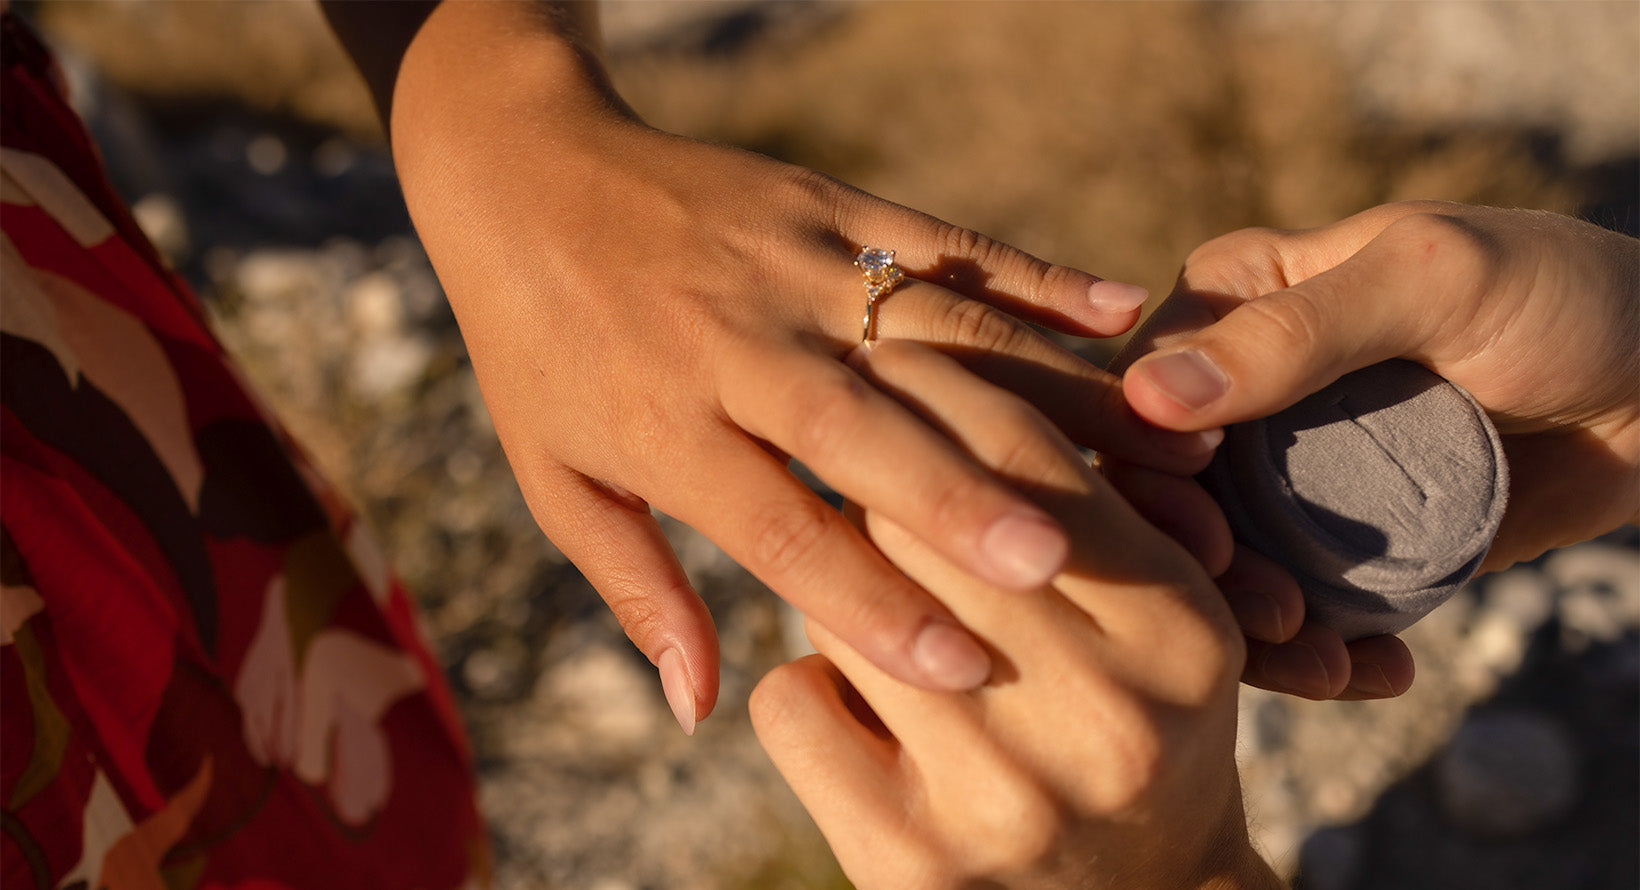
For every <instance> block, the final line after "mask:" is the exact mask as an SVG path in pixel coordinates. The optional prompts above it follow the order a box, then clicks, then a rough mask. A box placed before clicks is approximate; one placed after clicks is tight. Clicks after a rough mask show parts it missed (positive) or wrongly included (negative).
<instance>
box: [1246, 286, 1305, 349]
mask: <svg viewBox="0 0 1640 890" xmlns="http://www.w3.org/2000/svg"><path fill="white" fill-rule="evenodd" d="M1236 311H1237V312H1247V313H1251V314H1252V315H1255V316H1258V317H1259V319H1260V320H1262V321H1263V322H1264V326H1265V327H1266V328H1272V327H1273V328H1274V329H1275V330H1276V332H1278V335H1279V336H1277V337H1275V338H1269V339H1273V340H1274V341H1275V342H1278V343H1288V344H1305V345H1308V344H1313V343H1321V342H1324V340H1325V337H1326V333H1327V329H1328V322H1327V320H1326V319H1325V318H1323V317H1322V312H1321V308H1320V307H1319V306H1317V305H1316V304H1315V302H1313V301H1311V300H1308V299H1303V298H1299V297H1294V296H1291V295H1284V296H1276V297H1266V298H1264V299H1259V300H1251V301H1249V302H1247V303H1243V304H1242V305H1241V306H1240V307H1238V308H1237V310H1236Z"/></svg>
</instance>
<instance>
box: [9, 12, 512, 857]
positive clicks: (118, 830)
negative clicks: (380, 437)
mask: <svg viewBox="0 0 1640 890" xmlns="http://www.w3.org/2000/svg"><path fill="white" fill-rule="evenodd" d="M0 24H3V39H4V45H3V52H0V66H3V69H4V70H3V74H0V89H3V93H0V230H3V236H0V702H3V705H4V707H3V711H0V715H3V719H0V885H3V886H4V887H6V888H7V890H13V888H18V890H20V888H25V887H41V888H53V887H64V888H73V887H85V888H101V887H108V888H113V890H124V888H159V887H165V888H172V890H176V888H218V887H220V888H252V887H255V888H326V887H347V888H360V887H367V888H369V887H384V888H388V887H391V888H398V887H404V888H411V887H418V888H453V887H464V886H480V885H482V884H484V883H485V882H486V881H487V875H488V867H487V863H488V858H487V857H488V852H487V846H486V842H485V839H484V834H483V826H482V822H481V821H480V819H479V817H478V814H477V810H476V806H475V803H474V794H473V783H472V778H471V775H472V773H471V764H470V754H469V752H468V750H467V746H466V742H465V739H464V736H463V734H462V730H461V725H460V721H459V718H458V716H457V714H456V711H455V708H454V705H453V702H452V700H451V697H450V695H449V692H448V689H447V687H446V686H445V685H444V684H443V682H442V680H441V677H440V674H439V671H438V669H437V667H436V665H435V664H434V662H433V660H432V659H431V657H430V656H429V654H428V652H427V649H426V647H425V646H424V645H423V643H422V642H421V640H420V639H419V638H418V636H417V631H416V629H415V623H414V619H413V616H412V613H411V606H410V603H409V601H408V599H407V598H406V596H405V593H404V591H403V590H402V588H401V587H400V586H399V585H398V584H397V583H396V582H395V581H394V580H393V578H392V577H391V575H390V573H389V572H388V571H387V569H386V567H385V564H384V562H383V560H382V558H381V556H380V554H379V553H378V552H377V551H376V550H375V548H374V547H373V545H372V544H371V543H370V540H369V538H368V536H367V535H366V534H365V533H364V530H363V529H362V528H361V527H360V525H359V524H358V523H357V522H356V521H355V520H354V519H353V517H352V516H351V515H350V514H349V513H348V511H347V510H346V509H345V508H344V507H343V506H342V505H341V503H340V501H339V500H338V499H337V498H336V497H335V496H334V495H333V494H332V493H331V492H330V491H329V490H328V489H327V488H325V486H324V485H323V483H322V482H320V481H319V479H318V477H317V476H316V474H315V473H313V471H312V470H311V469H310V467H309V466H308V464H307V463H306V462H305V461H304V460H303V459H302V457H301V456H300V453H299V451H298V450H297V449H296V448H295V447H294V445H293V444H292V443H291V442H290V441H288V439H287V438H286V437H285V436H284V435H283V433H282V432H281V431H280V429H279V427H278V426H277V425H276V424H275V423H274V422H273V421H272V420H270V419H269V416H268V414H267V412H266V411H265V410H264V409H263V407H262V406H261V405H260V404H259V403H258V401H257V400H256V398H255V397H254V396H253V395H252V394H251V393H250V391H249V390H248V389H247V387H246V386H245V384H244V383H243V381H242V380H241V378H240V377H239V375H238V374H237V373H236V371H235V369H234V366H233V363H232V360H231V359H230V358H229V357H228V356H226V355H225V354H224V353H223V350H222V348H221V347H220V346H219V345H218V343H217V341H216V339H215V338H214V337H213V336H212V334H211V332H210V331H209V329H208V327H207V326H206V324H205V322H204V319H203V315H202V313H201V312H200V309H199V306H198V305H197V303H196V302H195V300H194V298H193V296H192V295H191V294H190V293H189V291H188V290H187V289H186V287H185V286H184V285H183V284H182V283H181V282H180V281H179V279H178V278H177V277H176V276H175V275H174V274H173V273H171V272H170V271H169V270H168V269H167V268H166V267H165V265H164V264H163V263H162V262H161V261H160V260H159V258H158V257H157V255H156V254H155V252H154V251H153V249H152V248H151V247H150V246H149V245H148V243H147V241H146V240H145V239H144V238H143V237H142V235H141V233H140V231H139V230H138V229H137V227H136V225H135V224H134V223H133V222H132V220H131V218H130V216H129V214H128V213H127V212H126V210H125V209H124V207H123V205H122V203H121V202H120V200H119V199H118V197H117V196H116V195H115V194H114V192H113V191H112V190H111V189H110V188H109V186H108V184H107V182H106V179H105V177H104V176H103V174H102V170H101V165H100V162H99V159H98V156H97V153H96V151H95V149H94V148H93V146H92V143H91V142H90V140H89V138H88V137H87V135H86V132H85V130H84V128H83V126H82V125H81V124H80V122H79V120H78V119H77V118H76V117H75V115H74V113H73V112H72V110H71V109H70V108H69V107H68V106H67V105H66V104H65V103H64V102H63V100H62V97H61V95H60V92H59V90H58V89H57V87H56V85H55V81H54V79H53V77H52V72H53V68H52V65H51V59H50V56H49V55H48V54H47V53H46V51H45V50H44V49H43V48H42V47H41V46H40V45H39V44H38V43H37V42H36V41H35V40H34V39H33V37H32V35H31V34H29V33H28V32H27V31H26V29H25V28H24V27H23V26H22V25H21V23H20V22H19V21H18V20H17V19H16V18H15V17H13V16H11V15H9V14H7V15H4V16H0Z"/></svg>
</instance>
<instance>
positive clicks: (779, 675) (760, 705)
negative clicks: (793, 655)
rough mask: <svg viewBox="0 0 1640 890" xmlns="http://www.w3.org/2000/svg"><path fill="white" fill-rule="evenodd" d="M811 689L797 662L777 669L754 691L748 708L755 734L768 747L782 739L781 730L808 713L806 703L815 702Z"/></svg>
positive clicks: (761, 681)
mask: <svg viewBox="0 0 1640 890" xmlns="http://www.w3.org/2000/svg"><path fill="white" fill-rule="evenodd" d="M811 688H812V686H811V683H810V679H809V677H808V675H807V674H806V672H805V669H804V668H803V667H801V666H799V665H798V664H797V663H795V662H794V663H789V664H783V665H779V666H777V667H775V668H774V669H773V670H771V671H769V673H768V674H766V675H764V677H763V679H762V680H760V681H758V684H757V685H756V686H754V687H752V693H751V696H750V697H749V698H748V699H747V702H746V708H747V712H748V714H749V716H750V718H751V722H752V731H753V732H755V733H756V734H757V736H758V738H759V739H761V740H763V743H764V744H765V745H768V744H772V743H773V742H774V741H776V740H778V739H779V738H781V737H782V733H781V729H782V728H783V727H789V726H792V725H794V723H795V718H798V717H801V716H803V715H804V714H805V713H806V708H805V706H804V702H805V701H808V700H810V699H811V698H812V696H811V695H810V693H809V690H810V689H811Z"/></svg>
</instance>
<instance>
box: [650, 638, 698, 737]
mask: <svg viewBox="0 0 1640 890" xmlns="http://www.w3.org/2000/svg"><path fill="white" fill-rule="evenodd" d="M657 666H658V667H659V668H660V669H661V691H662V692H664V693H666V704H667V705H668V706H669V707H671V708H672V716H673V717H676V718H677V720H678V725H679V726H681V727H683V734H684V735H694V734H695V687H694V685H693V684H691V683H690V682H689V670H688V668H686V667H685V666H684V663H683V653H681V652H679V651H678V650H676V649H668V650H666V651H665V652H662V653H661V658H660V662H659V663H658V665H657Z"/></svg>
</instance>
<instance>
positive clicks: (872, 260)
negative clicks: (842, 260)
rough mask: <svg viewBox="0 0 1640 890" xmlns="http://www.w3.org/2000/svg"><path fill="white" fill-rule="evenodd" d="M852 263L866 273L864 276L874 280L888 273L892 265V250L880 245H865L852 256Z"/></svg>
mask: <svg viewBox="0 0 1640 890" xmlns="http://www.w3.org/2000/svg"><path fill="white" fill-rule="evenodd" d="M854 265H856V266H859V267H860V271H861V272H864V273H866V277H867V278H870V279H872V280H873V281H876V280H878V279H881V278H884V277H886V276H887V275H888V270H889V269H891V268H893V266H894V251H892V250H884V249H882V248H881V247H867V248H866V249H864V250H862V251H860V255H859V256H857V257H855V258H854Z"/></svg>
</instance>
